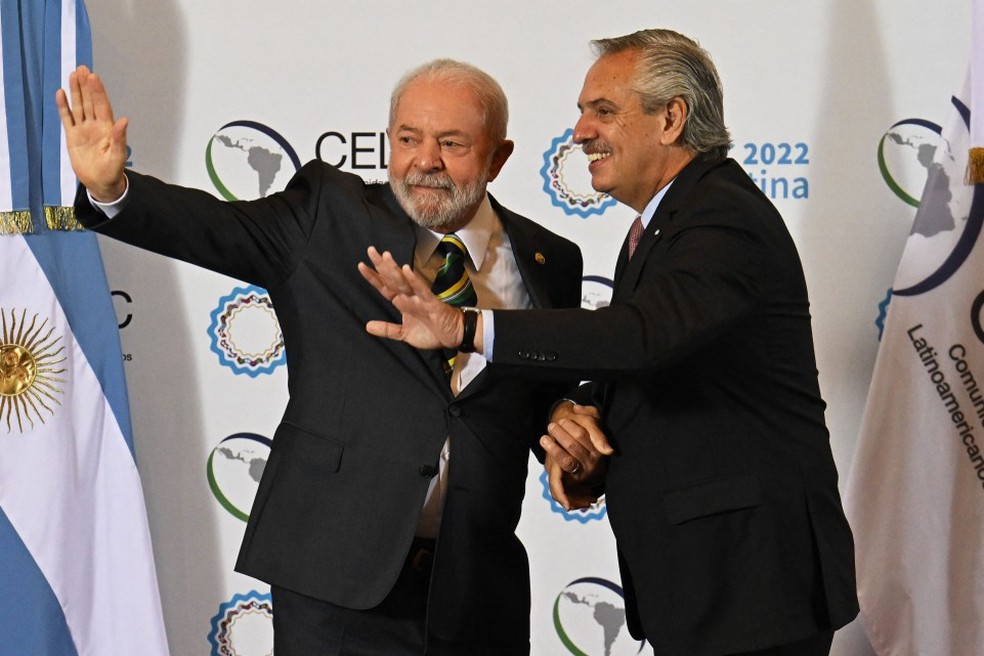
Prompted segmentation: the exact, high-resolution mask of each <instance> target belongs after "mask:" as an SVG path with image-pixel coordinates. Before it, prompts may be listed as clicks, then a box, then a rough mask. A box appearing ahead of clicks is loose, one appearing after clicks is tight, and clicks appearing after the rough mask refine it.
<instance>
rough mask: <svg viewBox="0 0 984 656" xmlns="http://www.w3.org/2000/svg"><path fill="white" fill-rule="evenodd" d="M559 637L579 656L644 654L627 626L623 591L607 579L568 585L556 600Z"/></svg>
mask: <svg viewBox="0 0 984 656" xmlns="http://www.w3.org/2000/svg"><path fill="white" fill-rule="evenodd" d="M553 623H554V629H555V630H556V631H557V637H559V638H560V641H561V642H562V643H563V644H564V647H566V648H567V651H569V652H570V653H572V654H574V655H575V656H623V655H625V656H628V655H630V654H631V655H635V654H640V653H642V649H643V647H645V646H646V641H645V640H642V641H640V640H636V639H635V638H633V637H632V636H631V635H629V630H628V628H627V627H626V626H625V598H624V594H623V593H622V588H621V587H619V586H618V585H616V584H614V583H612V582H611V581H608V580H606V579H599V578H593V577H587V578H583V579H577V580H576V581H572V582H571V583H569V584H567V586H566V587H565V588H564V589H563V590H561V592H560V594H558V595H557V598H556V599H555V600H554V605H553Z"/></svg>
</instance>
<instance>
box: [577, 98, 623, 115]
mask: <svg viewBox="0 0 984 656" xmlns="http://www.w3.org/2000/svg"><path fill="white" fill-rule="evenodd" d="M602 104H608V105H614V106H615V107H618V103H616V102H615V101H614V100H609V99H608V98H605V97H604V96H602V97H601V98H595V99H594V100H589V101H588V102H586V103H584V104H581V103H580V102H579V103H578V104H577V108H578V109H579V110H581V111H584V108H585V107H590V108H594V107H597V106H598V105H602Z"/></svg>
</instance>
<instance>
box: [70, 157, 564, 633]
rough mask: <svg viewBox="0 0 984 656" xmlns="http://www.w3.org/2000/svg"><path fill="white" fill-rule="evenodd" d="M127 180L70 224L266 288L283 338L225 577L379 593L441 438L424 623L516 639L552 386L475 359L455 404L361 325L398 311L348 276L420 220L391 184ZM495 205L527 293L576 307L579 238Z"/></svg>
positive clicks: (308, 169)
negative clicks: (370, 252) (279, 390)
mask: <svg viewBox="0 0 984 656" xmlns="http://www.w3.org/2000/svg"><path fill="white" fill-rule="evenodd" d="M128 176H129V192H128V193H129V195H128V202H127V205H126V209H125V210H124V211H123V212H122V213H121V214H120V215H119V216H118V217H116V218H114V219H113V220H112V221H104V217H102V216H101V215H99V214H96V213H95V211H94V210H93V209H92V208H91V207H90V206H89V203H88V202H87V200H86V198H85V196H84V191H83V190H80V194H81V195H80V196H79V198H77V200H76V210H77V212H78V213H79V216H80V218H81V219H82V221H83V222H84V223H85V224H86V225H90V226H93V227H95V229H96V230H98V231H99V232H102V233H104V234H106V235H109V236H111V237H114V238H117V239H121V240H123V241H126V242H128V243H131V244H134V245H136V246H140V247H142V248H146V249H148V250H152V251H155V252H158V253H162V254H164V255H167V256H170V257H175V258H179V259H182V260H185V261H188V262H191V263H194V264H197V265H200V266H203V267H205V268H208V269H211V270H214V271H218V272H221V273H224V274H227V275H229V276H232V277H234V278H238V279H240V280H245V281H248V282H250V283H254V284H257V285H260V286H262V287H264V288H266V289H267V290H268V291H269V293H270V296H271V298H272V300H273V303H274V306H275V307H276V311H277V317H278V319H279V321H280V327H281V329H282V331H283V335H284V339H285V343H286V348H287V353H288V358H287V362H288V370H289V375H288V385H289V392H290V401H289V404H288V406H287V409H286V411H285V413H284V416H283V421H282V423H281V424H280V427H279V428H278V429H277V432H276V435H275V439H274V440H273V449H272V453H271V454H270V459H269V461H268V463H267V466H266V470H265V471H264V473H263V478H262V480H261V482H260V486H259V490H258V492H257V496H256V500H255V502H254V505H253V509H252V513H251V515H250V520H249V524H248V526H247V529H246V534H245V538H244V541H243V545H242V550H241V552H240V555H239V560H238V563H237V567H236V568H237V570H238V571H240V572H243V573H245V574H249V575H252V576H255V577H257V578H260V579H262V580H264V581H267V582H269V583H272V584H274V585H277V586H280V587H283V588H286V589H289V590H293V591H295V592H299V593H302V594H305V595H308V596H310V597H314V598H317V599H321V600H325V601H329V602H331V603H334V604H337V605H340V606H345V607H348V608H355V609H367V608H370V607H373V606H375V605H377V604H379V603H380V602H381V601H382V600H383V599H384V597H386V595H387V593H388V592H389V591H390V589H391V588H392V586H393V584H394V582H395V581H396V579H397V576H398V574H399V573H400V570H401V567H402V566H403V563H404V559H405V557H406V555H407V552H408V549H409V546H410V543H411V539H412V538H413V537H414V531H415V528H416V526H417V521H418V516H419V513H420V510H421V505H422V503H423V500H424V497H425V494H426V491H427V487H428V483H429V482H430V477H431V476H433V475H434V472H435V471H436V465H437V461H438V456H439V453H440V451H441V447H442V445H443V444H444V442H445V439H446V438H447V437H448V436H450V439H451V443H452V445H453V458H452V464H451V466H450V473H449V475H450V478H449V484H448V493H447V497H446V502H445V508H444V513H443V519H442V528H441V535H440V537H439V540H438V545H437V550H436V554H435V557H434V565H433V575H432V579H431V588H430V589H431V597H430V604H429V608H428V622H429V623H428V627H429V629H430V631H431V632H432V633H433V634H435V635H437V636H440V637H441V638H444V639H447V640H465V639H468V640H480V639H482V638H483V636H487V637H488V639H489V641H491V642H517V641H519V642H522V641H527V643H528V640H529V595H530V593H529V565H528V561H527V556H526V552H525V550H524V548H523V546H522V544H521V543H520V541H519V539H518V538H517V537H516V535H515V529H516V525H517V522H518V520H519V515H520V506H521V503H522V499H523V494H524V490H525V481H526V474H527V462H528V458H529V453H530V448H531V446H534V445H535V444H536V440H537V438H538V437H539V435H540V434H541V433H542V431H543V425H544V424H545V420H546V417H547V412H548V408H549V402H550V401H551V400H552V399H553V398H554V397H555V396H556V395H557V394H558V393H559V392H561V391H562V387H561V386H558V385H553V384H549V385H544V384H542V383H537V382H533V381H514V380H506V381H501V382H500V381H496V380H494V379H493V378H492V377H490V376H489V372H488V370H486V371H483V372H482V373H481V374H479V376H478V377H477V378H476V379H475V380H474V381H472V382H471V384H470V385H468V386H467V387H466V388H465V389H464V390H463V391H462V393H461V394H460V395H459V396H458V397H457V398H454V397H453V396H452V394H451V391H450V389H449V386H448V383H447V379H446V378H445V375H444V373H443V370H442V362H441V360H442V359H441V356H440V354H439V353H438V352H436V351H435V352H418V351H417V350H416V349H413V348H410V347H408V346H406V345H403V344H400V343H396V342H389V341H385V340H380V339H377V338H375V337H371V336H369V335H368V334H367V333H366V332H365V324H366V322H367V321H368V320H370V319H386V320H390V321H398V320H399V316H398V314H396V313H395V311H394V309H393V308H392V307H391V306H390V305H389V303H387V302H386V301H385V300H383V299H382V298H381V297H380V296H379V295H378V294H376V293H375V292H373V290H372V289H371V288H370V287H369V285H368V284H367V283H366V282H365V281H364V280H363V279H362V278H361V276H360V274H359V273H358V271H357V268H356V264H357V262H359V261H361V260H366V249H367V247H368V246H369V245H375V246H377V247H378V248H379V249H380V250H381V251H382V250H389V251H391V252H392V253H393V256H394V257H395V258H396V260H397V262H400V263H409V264H411V265H412V264H413V253H414V245H415V235H414V226H413V224H412V222H411V220H410V218H409V217H408V216H407V215H406V214H405V213H404V212H403V210H402V209H401V208H400V206H399V205H398V204H397V202H396V200H395V198H394V196H393V194H392V191H391V190H390V188H389V186H388V185H379V184H375V185H366V184H365V183H364V182H363V181H362V180H361V179H360V178H358V177H356V176H354V175H351V174H347V173H342V172H340V171H338V170H336V169H334V168H332V167H330V166H328V165H325V164H323V163H320V162H312V163H309V164H307V165H306V166H304V167H303V168H302V169H301V170H300V171H299V172H298V173H297V175H296V176H295V177H294V178H293V179H292V180H291V181H290V183H289V184H288V186H287V188H286V189H285V190H284V191H283V192H281V193H277V194H274V195H272V196H270V197H267V198H265V199H261V200H257V201H250V202H233V203H224V202H220V201H218V200H216V199H215V198H214V197H212V196H211V195H209V194H207V193H205V192H201V191H196V190H189V189H182V188H179V187H175V186H171V185H165V184H164V183H162V182H160V181H158V180H155V179H153V178H150V177H146V176H142V175H139V174H135V173H128ZM493 208H494V209H495V211H496V213H497V214H498V216H499V218H500V219H501V221H502V224H503V226H504V228H505V230H506V232H507V233H508V235H509V238H510V240H511V242H512V247H513V252H514V254H515V258H516V262H517V264H518V267H519V270H520V272H521V274H522V277H523V281H524V283H525V286H526V289H527V291H528V293H529V296H530V298H531V300H532V302H533V304H534V305H535V306H536V307H576V306H578V305H579V303H580V282H581V255H580V251H579V250H578V248H577V247H576V246H575V245H574V244H572V243H571V242H569V241H567V240H565V239H562V238H560V237H558V236H556V235H554V234H552V233H550V232H548V231H546V230H544V229H543V228H541V227H540V226H538V225H536V224H535V223H533V222H531V221H529V220H528V219H525V218H523V217H520V216H518V215H516V214H514V213H512V212H510V211H508V210H506V209H504V208H502V207H501V206H499V205H498V204H497V203H495V202H494V201H493ZM101 221H102V222H101Z"/></svg>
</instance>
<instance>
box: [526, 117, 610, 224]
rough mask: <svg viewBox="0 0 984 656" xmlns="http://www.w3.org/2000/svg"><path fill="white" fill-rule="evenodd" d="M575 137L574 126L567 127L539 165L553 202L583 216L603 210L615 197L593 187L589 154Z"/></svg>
mask: <svg viewBox="0 0 984 656" xmlns="http://www.w3.org/2000/svg"><path fill="white" fill-rule="evenodd" d="M573 137H574V130H571V129H568V130H567V131H566V132H565V133H564V134H562V135H560V136H559V137H557V138H556V139H554V140H553V141H552V142H551V144H550V148H549V149H548V150H547V152H545V153H544V154H543V168H542V169H540V176H541V177H543V190H544V191H545V192H547V194H549V195H550V200H551V202H552V203H553V204H554V205H556V206H557V207H559V208H560V209H562V210H564V212H565V213H567V214H576V215H578V216H581V217H589V216H591V215H592V214H601V213H602V212H604V211H605V210H606V209H608V208H609V207H611V206H612V205H615V203H616V201H615V199H614V198H612V197H611V196H609V195H608V194H603V193H599V192H597V191H595V190H594V189H593V188H592V187H591V174H590V173H589V172H588V158H587V156H586V155H585V154H584V152H583V151H582V150H581V147H580V146H579V145H577V144H575V143H574V141H573Z"/></svg>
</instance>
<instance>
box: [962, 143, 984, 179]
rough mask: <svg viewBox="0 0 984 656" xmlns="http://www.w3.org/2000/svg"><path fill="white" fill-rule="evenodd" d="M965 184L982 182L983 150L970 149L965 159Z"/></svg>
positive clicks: (983, 171)
mask: <svg viewBox="0 0 984 656" xmlns="http://www.w3.org/2000/svg"><path fill="white" fill-rule="evenodd" d="M966 182H967V184H981V183H982V182H984V148H971V149H970V156H969V157H968V158H967V180H966Z"/></svg>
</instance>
